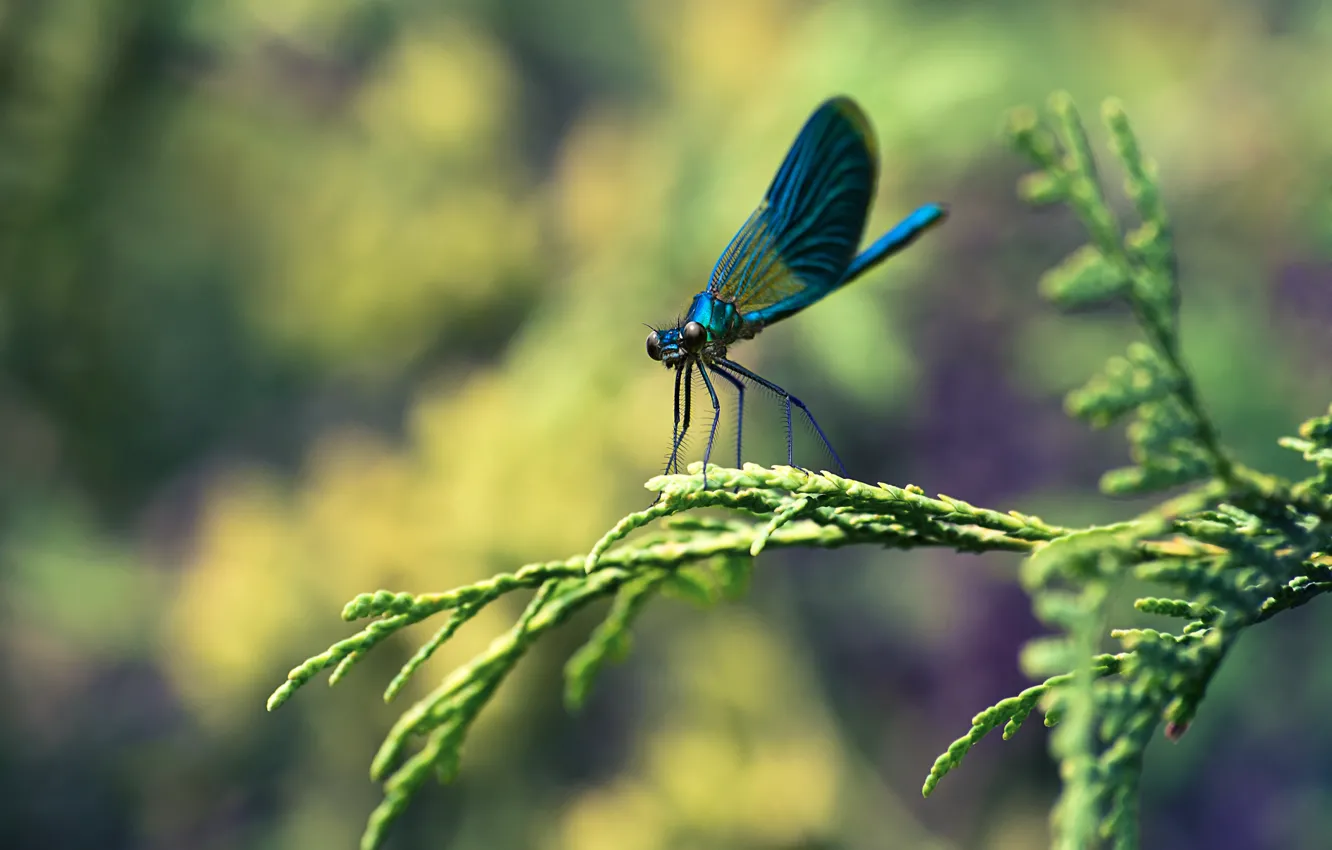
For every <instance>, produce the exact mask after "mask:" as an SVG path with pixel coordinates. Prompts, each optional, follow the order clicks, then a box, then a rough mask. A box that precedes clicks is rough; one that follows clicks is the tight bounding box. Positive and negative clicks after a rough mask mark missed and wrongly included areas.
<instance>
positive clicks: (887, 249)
mask: <svg viewBox="0 0 1332 850" xmlns="http://www.w3.org/2000/svg"><path fill="white" fill-rule="evenodd" d="M878 171H879V157H878V143H877V141H876V139H875V136H874V128H873V127H872V126H871V125H870V122H869V119H868V118H867V117H866V116H865V113H864V112H863V111H862V110H861V108H860V107H859V106H858V105H857V104H856V102H855V101H853V100H852V99H851V98H849V97H846V96H838V97H833V98H830V99H829V100H826V101H824V102H823V103H822V104H820V105H819V107H818V108H817V109H815V110H814V112H813V114H812V115H810V117H809V118H808V119H807V120H806V122H805V125H804V126H803V127H802V128H801V130H800V133H799V134H798V135H797V136H796V139H795V141H794V142H793V143H792V145H791V149H790V150H789V151H787V153H786V157H785V159H783V160H782V164H781V166H780V167H779V168H778V169H777V174H776V176H775V177H773V179H772V183H771V185H769V186H768V191H767V192H766V193H765V194H764V196H763V200H762V201H761V202H760V203H759V205H758V207H757V208H756V209H755V210H754V212H753V213H752V214H750V216H749V218H748V219H747V220H746V221H745V223H744V225H743V226H741V228H740V230H739V231H737V232H736V234H735V236H733V237H732V238H731V241H730V244H728V245H727V246H726V250H725V251H723V252H722V255H721V258H720V259H718V260H717V264H716V266H715V267H714V268H713V270H712V275H711V277H710V278H709V280H708V285H707V288H706V289H704V290H703V291H702V292H700V293H698V294H697V295H695V296H694V298H693V301H691V302H690V304H689V309H688V311H687V312H686V313H685V314H684V316H683V317H682V318H681V319H679V320H677V321H676V322H675V325H674V327H660V328H652V332H651V333H650V334H648V338H647V353H648V356H649V357H651V358H652V359H653V360H656V361H659V362H660V363H662V364H663V365H665V367H666V368H667V369H672V370H674V371H675V424H674V425H673V427H672V434H671V451H670V456H669V458H668V459H667V461H666V474H668V475H669V474H671V473H672V472H679V471H680V455H681V448H682V446H683V445H684V442H685V435H686V434H687V433H688V431H689V427H690V423H691V416H692V412H693V411H692V406H693V398H692V396H693V386H694V383H695V381H694V376H695V375H698V376H700V377H701V378H702V383H703V386H704V387H705V388H706V390H707V393H708V397H709V399H710V400H711V402H712V424H711V427H710V429H709V431H708V440H707V446H706V447H705V448H704V451H703V488H704V489H707V486H708V480H707V468H708V462H709V460H710V459H711V457H712V449H713V444H714V442H715V441H716V438H717V423H718V421H719V420H720V419H721V404H720V402H719V401H718V398H717V390H716V387H715V386H714V383H713V381H714V379H716V380H718V381H722V382H725V383H726V384H730V385H731V386H732V387H734V389H735V391H736V393H737V404H736V426H735V454H736V466H737V467H739V466H740V465H741V460H742V457H743V454H742V452H743V440H744V436H743V434H744V432H743V428H744V409H745V390H746V388H747V387H757V388H759V389H760V390H762V391H765V392H768V393H771V394H773V395H774V396H775V397H776V398H777V399H779V400H780V401H781V403H782V405H783V409H784V410H785V414H786V462H787V465H788V466H795V441H794V437H793V434H792V431H791V422H792V410H793V409H794V410H796V411H799V414H800V415H801V416H803V417H804V418H805V419H806V420H807V421H808V424H809V425H810V426H811V427H812V429H813V431H814V434H815V435H816V436H817V437H818V439H819V441H820V442H821V443H822V445H823V448H824V450H825V451H826V452H827V454H828V456H830V457H831V459H832V460H833V462H834V463H835V464H836V465H837V470H838V472H839V473H840V474H841V475H843V476H845V475H846V467H845V466H844V465H843V464H842V459H841V458H840V457H839V456H838V454H837V452H836V450H834V449H833V447H832V443H830V442H829V441H828V437H827V435H826V434H825V433H824V432H823V429H822V428H820V427H819V423H818V422H817V421H816V420H815V419H814V414H812V413H811V412H810V410H809V408H808V407H807V406H806V405H805V403H804V402H802V401H801V400H800V399H798V398H796V397H795V396H794V395H792V394H791V393H789V392H787V391H786V390H784V389H782V388H781V387H780V386H778V385H777V384H775V383H773V382H772V381H769V380H768V379H767V378H764V377H762V376H761V375H759V374H758V373H756V372H753V371H751V370H749V369H747V368H745V367H744V366H742V365H740V364H739V363H737V362H735V361H734V360H732V359H730V358H729V357H728V356H727V352H728V350H729V349H730V347H731V346H732V345H734V344H735V343H738V342H741V341H743V340H747V339H752V338H754V337H755V336H756V335H758V333H759V332H760V331H762V330H763V329H764V328H765V327H767V326H768V325H771V324H773V323H774V322H779V321H781V320H782V319H785V318H788V317H790V316H794V315H795V314H796V313H799V312H800V311H801V310H804V309H805V308H806V307H809V306H810V305H812V304H814V303H816V302H818V301H820V300H822V299H823V298H824V297H826V296H827V295H829V294H831V293H833V292H835V291H837V290H838V289H840V288H841V287H843V286H846V285H847V284H848V283H850V282H851V281H853V280H855V279H856V278H858V277H860V276H861V275H863V274H864V273H865V272H867V271H869V270H870V269H872V268H874V267H875V266H877V265H878V264H879V263H882V262H883V261H884V260H886V259H888V258H889V257H891V256H892V255H894V254H896V253H897V252H898V251H901V250H902V249H903V248H905V247H906V246H907V245H910V244H911V243H912V242H914V241H915V240H916V239H917V237H919V236H920V235H921V234H922V233H924V232H925V231H926V230H928V229H929V228H931V227H933V226H934V225H936V224H939V223H940V222H942V221H943V220H944V219H945V217H946V216H947V208H946V207H945V206H944V205H943V204H938V203H929V204H924V205H922V206H920V207H918V208H917V209H916V210H915V211H913V212H912V213H911V214H910V215H908V216H907V217H906V218H905V219H903V220H902V221H901V222H899V223H898V224H897V225H896V226H895V227H893V228H892V229H891V230H889V231H888V232H887V233H885V234H884V235H883V236H881V237H879V239H878V240H876V241H875V242H873V243H871V244H870V245H869V247H867V248H865V250H863V251H857V249H858V248H859V246H860V242H861V239H862V237H863V235H864V231H865V222H866V219H867V218H868V216H869V209H870V206H871V204H872V203H873V200H874V192H875V188H876V186H877V182H878ZM649 327H651V326H649Z"/></svg>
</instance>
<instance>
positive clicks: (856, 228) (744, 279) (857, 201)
mask: <svg viewBox="0 0 1332 850" xmlns="http://www.w3.org/2000/svg"><path fill="white" fill-rule="evenodd" d="M878 166H879V163H878V145H877V144H876V142H875V139H874V130H873V129H872V128H871V127H870V124H869V121H868V119H866V118H865V114H864V113H863V112H861V110H860V107H859V106H857V105H856V104H855V102H854V101H852V100H851V99H850V98H846V97H835V98H833V99H831V100H828V101H825V102H824V103H823V104H822V105H821V106H819V108H818V109H816V110H814V114H813V115H811V116H810V117H809V120H808V121H806V122H805V126H804V127H803V128H802V129H801V130H800V135H798V136H797V137H796V140H795V143H794V144H792V145H791V150H790V151H788V152H787V154H786V159H784V160H783V161H782V165H781V168H780V169H778V171H777V176H776V177H774V178H773V180H772V185H770V186H769V187H768V191H767V194H765V195H764V197H763V201H762V203H760V204H759V206H758V209H756V210H754V212H753V214H752V215H750V217H749V220H748V221H746V222H745V224H744V226H743V227H741V228H740V232H738V233H737V234H736V235H735V236H734V237H733V238H732V239H731V244H730V245H728V246H727V247H726V251H725V252H724V253H723V254H722V256H721V259H719V260H718V261H717V265H716V267H715V268H714V269H713V270H712V279H711V281H710V283H709V284H708V291H709V292H711V293H713V294H714V295H716V296H717V297H718V298H720V299H722V300H724V301H730V302H732V303H734V304H735V305H736V307H737V308H739V310H740V313H741V315H743V316H744V318H745V319H746V320H747V321H754V322H762V323H767V322H772V321H776V320H777V319H780V318H783V317H785V316H788V315H790V314H791V313H793V312H795V311H796V310H799V309H801V308H803V307H805V306H808V305H809V304H812V303H813V302H815V301H817V300H818V299H820V298H822V297H823V296H824V295H826V294H828V292H830V291H831V290H832V289H833V288H835V287H836V286H837V284H838V283H840V282H841V280H842V277H843V275H844V274H845V272H846V270H847V267H848V266H849V265H850V264H851V260H852V258H853V257H855V254H856V249H857V248H858V247H859V245H860V239H861V236H862V234H863V233H864V230H865V218H866V216H867V215H868V213H869V207H870V202H871V201H872V200H873V197H874V187H875V183H876V181H877V179H878Z"/></svg>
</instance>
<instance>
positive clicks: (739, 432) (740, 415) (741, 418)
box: [709, 366, 745, 469]
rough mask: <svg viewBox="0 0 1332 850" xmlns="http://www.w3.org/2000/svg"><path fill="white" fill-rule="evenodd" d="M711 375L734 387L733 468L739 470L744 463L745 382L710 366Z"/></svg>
mask: <svg viewBox="0 0 1332 850" xmlns="http://www.w3.org/2000/svg"><path fill="white" fill-rule="evenodd" d="M709 368H710V369H712V373H713V374H714V375H717V376H719V377H722V378H725V379H726V380H727V381H729V382H730V384H731V386H733V387H735V394H736V401H735V468H736V469H739V468H740V466H741V465H742V464H743V463H744V452H743V447H744V429H745V382H744V381H742V380H740V379H739V378H737V377H735V376H734V375H732V374H731V373H730V372H727V371H726V370H725V369H718V368H717V367H716V366H710V367H709Z"/></svg>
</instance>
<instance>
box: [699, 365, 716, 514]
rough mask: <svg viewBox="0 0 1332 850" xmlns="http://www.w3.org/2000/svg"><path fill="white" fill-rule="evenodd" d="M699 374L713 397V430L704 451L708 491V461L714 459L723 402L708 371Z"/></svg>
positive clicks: (700, 371)
mask: <svg viewBox="0 0 1332 850" xmlns="http://www.w3.org/2000/svg"><path fill="white" fill-rule="evenodd" d="M698 374H699V375H700V376H702V378H703V386H705V387H707V388H708V395H709V396H711V397H712V429H711V430H709V431H708V445H707V448H705V449H703V489H704V490H706V489H708V459H709V458H710V457H712V443H713V441H714V440H716V439H717V422H718V421H720V420H721V402H720V401H718V400H717V391H716V390H715V389H713V388H712V379H711V378H709V377H708V370H707V369H699V370H698Z"/></svg>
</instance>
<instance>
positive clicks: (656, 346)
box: [647, 331, 661, 360]
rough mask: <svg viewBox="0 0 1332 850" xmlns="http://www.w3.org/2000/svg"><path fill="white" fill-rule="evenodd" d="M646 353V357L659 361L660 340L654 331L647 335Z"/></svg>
mask: <svg viewBox="0 0 1332 850" xmlns="http://www.w3.org/2000/svg"><path fill="white" fill-rule="evenodd" d="M647 352H648V357H651V358H652V359H653V360H660V359H661V340H660V339H659V338H658V337H657V332H656V331H653V332H652V333H650V334H648V338H647Z"/></svg>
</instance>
